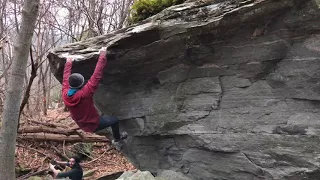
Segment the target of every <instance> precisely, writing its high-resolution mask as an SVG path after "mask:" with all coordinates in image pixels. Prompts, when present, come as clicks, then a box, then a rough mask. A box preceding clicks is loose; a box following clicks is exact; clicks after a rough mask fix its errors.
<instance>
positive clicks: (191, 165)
mask: <svg viewBox="0 0 320 180" xmlns="http://www.w3.org/2000/svg"><path fill="white" fill-rule="evenodd" d="M317 3H319V1H317V0H246V1H241V0H199V1H195V0H193V1H187V2H186V3H184V4H181V5H177V6H173V7H170V8H168V9H166V10H164V11H162V12H161V13H159V14H157V15H155V16H153V17H151V18H149V19H147V20H145V21H143V22H141V23H140V24H138V25H135V26H132V27H128V28H125V29H121V30H119V31H116V32H114V33H111V34H108V35H103V36H98V37H95V38H92V39H88V40H86V41H82V42H77V43H73V44H67V45H65V46H62V47H58V48H56V49H54V50H52V51H51V52H50V54H49V55H48V58H49V60H50V64H51V68H52V70H53V73H54V75H55V76H56V77H57V79H59V80H60V81H61V79H62V71H63V65H64V62H65V59H64V58H63V57H62V54H63V53H65V52H69V53H72V54H81V55H83V56H84V59H83V60H81V61H78V62H75V63H74V67H73V72H80V73H83V74H84V76H85V78H86V79H88V78H89V77H90V75H91V74H92V72H93V70H94V67H95V63H96V60H97V56H98V55H97V51H98V49H99V48H100V47H101V46H106V45H107V46H109V48H108V67H107V68H106V69H105V71H104V78H103V81H102V82H101V84H100V86H99V89H98V91H97V92H96V94H95V96H94V98H95V102H96V105H97V107H98V108H99V109H100V110H101V111H102V112H103V113H104V114H113V115H116V116H118V117H119V118H120V119H121V127H122V128H123V129H125V130H126V131H127V132H128V133H129V135H130V137H129V139H128V140H127V142H126V146H125V147H124V150H123V152H124V154H125V155H126V156H127V157H128V158H129V159H130V160H131V162H132V163H133V164H134V165H135V166H136V167H137V168H139V169H141V170H148V171H150V172H152V173H153V174H155V173H156V172H157V171H159V170H174V171H179V172H182V173H183V174H185V175H186V176H188V177H190V178H191V179H195V180H201V179H228V180H231V179H239V180H248V179H257V180H258V179H284V180H285V179H288V180H289V179H290V180H300V179H310V180H311V179H319V178H320V169H319V160H318V158H319V157H320V147H319V143H320V136H319V135H320V81H319V80H320V10H319V5H318V4H317Z"/></svg>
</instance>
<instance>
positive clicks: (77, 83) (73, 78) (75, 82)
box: [69, 73, 84, 89]
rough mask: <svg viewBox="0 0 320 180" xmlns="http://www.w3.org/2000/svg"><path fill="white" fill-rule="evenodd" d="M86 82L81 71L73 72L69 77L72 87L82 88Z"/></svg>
mask: <svg viewBox="0 0 320 180" xmlns="http://www.w3.org/2000/svg"><path fill="white" fill-rule="evenodd" d="M83 84H84V77H83V76H82V74H79V73H72V74H71V75H70V77H69V85H70V88H74V89H77V88H81V87H82V86H83Z"/></svg>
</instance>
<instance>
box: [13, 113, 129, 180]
mask: <svg viewBox="0 0 320 180" xmlns="http://www.w3.org/2000/svg"><path fill="white" fill-rule="evenodd" d="M33 120H37V121H42V122H51V123H52V122H55V123H63V124H65V125H67V126H69V127H74V126H76V125H75V123H74V122H73V121H72V120H71V119H70V117H69V113H68V112H63V109H61V108H60V109H56V110H50V111H48V115H47V116H46V117H42V118H37V119H33ZM81 133H83V134H85V133H84V132H81ZM72 145H73V144H72V143H63V142H48V141H45V142H39V141H23V142H22V141H18V143H17V148H16V166H17V167H22V168H24V169H32V170H34V171H36V170H42V169H45V168H48V162H49V161H50V160H49V159H50V158H56V159H60V158H59V155H58V154H57V151H56V150H55V149H57V150H58V151H59V152H60V153H62V154H64V155H66V151H67V150H68V149H70V147H71V146H72ZM82 167H83V169H84V171H88V170H95V173H94V174H93V176H91V177H90V178H89V179H96V178H98V177H100V176H102V175H106V174H113V173H115V172H121V171H127V170H134V169H135V167H134V166H133V165H132V164H131V163H130V162H129V161H128V160H127V159H126V158H125V157H124V156H123V155H122V154H121V153H119V152H118V151H117V150H115V149H114V148H112V147H111V146H110V144H109V143H101V142H100V143H93V151H92V155H91V158H89V159H88V160H86V161H83V162H82Z"/></svg>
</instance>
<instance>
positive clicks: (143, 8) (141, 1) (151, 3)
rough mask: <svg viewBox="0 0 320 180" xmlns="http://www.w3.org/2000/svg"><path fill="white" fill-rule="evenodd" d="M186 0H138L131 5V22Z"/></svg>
mask: <svg viewBox="0 0 320 180" xmlns="http://www.w3.org/2000/svg"><path fill="white" fill-rule="evenodd" d="M184 1H185V0H137V1H136V2H134V4H133V5H132V7H131V19H130V22H131V23H136V22H139V21H142V20H144V19H147V18H148V17H151V16H153V15H155V14H157V13H159V12H160V11H162V10H164V9H165V8H167V7H170V6H173V5H177V4H181V3H183V2H184Z"/></svg>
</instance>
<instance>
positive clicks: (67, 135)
mask: <svg viewBox="0 0 320 180" xmlns="http://www.w3.org/2000/svg"><path fill="white" fill-rule="evenodd" d="M28 122H31V123H32V124H33V125H27V126H26V125H25V126H23V127H20V128H19V130H18V134H19V135H18V140H35V141H62V142H109V140H108V139H107V138H106V137H105V136H99V135H93V134H85V133H83V132H82V131H80V129H79V127H77V126H76V127H69V126H66V125H64V124H60V123H48V122H41V121H34V120H28Z"/></svg>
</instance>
